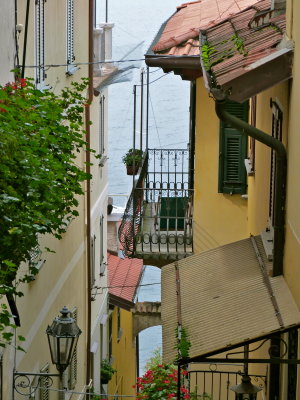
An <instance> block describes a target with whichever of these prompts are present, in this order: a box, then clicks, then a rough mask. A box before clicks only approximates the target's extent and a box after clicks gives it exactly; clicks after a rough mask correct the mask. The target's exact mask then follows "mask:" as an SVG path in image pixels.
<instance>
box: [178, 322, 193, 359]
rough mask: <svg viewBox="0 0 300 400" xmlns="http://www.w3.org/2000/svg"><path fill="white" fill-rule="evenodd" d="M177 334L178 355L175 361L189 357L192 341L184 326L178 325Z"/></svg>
mask: <svg viewBox="0 0 300 400" xmlns="http://www.w3.org/2000/svg"><path fill="white" fill-rule="evenodd" d="M175 334H176V345H175V350H177V357H176V360H175V361H178V360H184V359H187V358H189V356H190V347H191V342H190V340H189V337H188V333H187V330H186V329H185V328H184V327H183V326H181V325H178V327H177V328H176V331H175Z"/></svg>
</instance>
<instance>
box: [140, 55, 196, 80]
mask: <svg viewBox="0 0 300 400" xmlns="http://www.w3.org/2000/svg"><path fill="white" fill-rule="evenodd" d="M145 62H146V65H148V67H156V68H157V67H159V68H162V69H163V71H164V72H171V71H172V72H174V74H175V75H180V76H181V77H182V79H184V80H194V79H196V78H199V77H201V76H202V69H201V64H200V57H199V56H170V55H160V54H146V55H145Z"/></svg>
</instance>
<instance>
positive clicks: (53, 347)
mask: <svg viewBox="0 0 300 400" xmlns="http://www.w3.org/2000/svg"><path fill="white" fill-rule="evenodd" d="M48 341H49V347H50V353H51V360H52V363H53V364H57V362H58V350H57V345H58V343H57V338H56V337H55V336H51V335H48Z"/></svg>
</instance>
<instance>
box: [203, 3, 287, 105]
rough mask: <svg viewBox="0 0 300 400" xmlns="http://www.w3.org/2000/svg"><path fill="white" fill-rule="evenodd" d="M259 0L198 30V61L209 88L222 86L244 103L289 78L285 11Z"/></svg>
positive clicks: (231, 96)
mask: <svg viewBox="0 0 300 400" xmlns="http://www.w3.org/2000/svg"><path fill="white" fill-rule="evenodd" d="M269 3H270V2H269V0H261V1H259V2H258V3H257V4H255V6H253V7H250V8H249V9H247V10H244V11H242V12H240V13H237V14H236V15H233V16H231V17H230V18H228V20H226V21H224V22H222V23H220V24H218V25H215V26H212V27H210V28H209V29H207V30H205V31H202V32H201V43H200V49H201V60H202V63H203V70H204V71H205V73H204V79H205V80H206V82H207V85H206V86H208V89H213V88H216V87H217V88H219V89H220V88H221V89H222V90H223V91H224V92H225V93H227V95H228V98H230V99H231V100H234V101H238V102H243V101H245V100H247V99H249V98H250V97H251V96H254V95H256V94H258V93H260V92H262V91H263V90H266V89H268V88H270V87H272V86H274V85H276V84H278V83H280V82H282V81H284V80H287V79H289V78H291V77H292V59H293V44H292V42H291V41H288V40H286V38H285V29H286V28H285V25H286V16H285V14H284V11H283V12H282V13H279V14H278V13H277V12H275V11H272V10H270V4H269Z"/></svg>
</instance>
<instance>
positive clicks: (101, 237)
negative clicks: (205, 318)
mask: <svg viewBox="0 0 300 400" xmlns="http://www.w3.org/2000/svg"><path fill="white" fill-rule="evenodd" d="M105 267H106V264H105V262H104V216H103V215H101V217H100V275H101V276H103V275H104V273H105Z"/></svg>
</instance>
